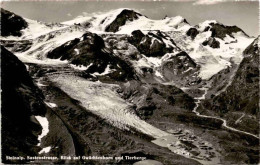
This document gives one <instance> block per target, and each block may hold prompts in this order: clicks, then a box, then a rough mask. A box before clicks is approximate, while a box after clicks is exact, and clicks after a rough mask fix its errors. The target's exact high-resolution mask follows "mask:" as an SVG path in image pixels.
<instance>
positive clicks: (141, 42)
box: [128, 30, 178, 57]
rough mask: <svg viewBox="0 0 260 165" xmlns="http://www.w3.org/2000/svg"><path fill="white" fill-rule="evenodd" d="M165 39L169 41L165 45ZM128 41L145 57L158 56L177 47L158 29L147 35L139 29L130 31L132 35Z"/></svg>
mask: <svg viewBox="0 0 260 165" xmlns="http://www.w3.org/2000/svg"><path fill="white" fill-rule="evenodd" d="M165 40H167V41H168V42H169V43H171V45H167V43H165ZM128 41H129V42H130V43H131V44H133V45H134V46H135V47H136V48H137V49H138V50H139V51H140V53H142V54H145V55H146V56H147V57H160V56H163V55H164V54H165V53H170V52H172V51H173V50H174V49H178V48H177V47H176V44H175V43H174V41H173V40H172V39H169V38H167V36H166V35H164V34H163V33H161V32H160V31H156V32H149V33H148V34H147V35H144V34H143V33H142V32H141V31H140V30H136V31H133V32H132V36H131V37H129V38H128Z"/></svg>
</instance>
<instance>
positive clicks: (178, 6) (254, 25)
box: [1, 1, 259, 36]
mask: <svg viewBox="0 0 260 165" xmlns="http://www.w3.org/2000/svg"><path fill="white" fill-rule="evenodd" d="M1 6H2V7H3V8H5V9H7V10H10V11H12V12H15V13H17V14H19V15H21V16H23V17H26V18H29V19H34V20H40V21H44V22H63V21H67V20H71V19H73V18H75V17H77V16H79V15H84V14H91V13H99V12H106V11H109V10H113V9H117V8H132V9H136V10H137V11H139V12H141V13H142V14H144V15H146V16H148V17H149V18H152V19H162V18H163V17H164V16H165V15H167V16H170V17H172V16H177V15H180V16H182V17H184V18H186V19H187V21H188V22H189V23H190V24H192V25H196V24H198V23H200V22H203V21H205V20H217V21H219V22H221V23H223V24H226V25H237V26H238V27H240V28H242V29H243V30H244V31H245V32H246V33H247V34H249V35H251V36H257V35H258V34H259V32H258V29H259V26H258V7H259V2H257V1H247V2H224V1H223V2H222V3H217V4H212V5H202V4H197V5H195V3H194V1H188V2H170V1H160V2H159V1H157V2H151V1H150V2H136V1H135V2H129V1H128V2H126V1H123V2H122V1H116V2H115V1H114V2H104V1H103V2H100V1H99V2H98V1H91V2H83V1H78V2H75V1H74V2H67V1H63V2H62V1H58V2H54V1H52V2H46V1H45V2H44V1H41V2H40V1H38V2H2V4H1ZM242 11H243V12H242Z"/></svg>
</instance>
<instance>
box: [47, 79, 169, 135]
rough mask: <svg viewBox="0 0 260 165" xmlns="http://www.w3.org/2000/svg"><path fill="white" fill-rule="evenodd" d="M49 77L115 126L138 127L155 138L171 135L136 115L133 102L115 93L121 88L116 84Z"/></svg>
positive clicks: (88, 108)
mask: <svg viewBox="0 0 260 165" xmlns="http://www.w3.org/2000/svg"><path fill="white" fill-rule="evenodd" d="M50 80H51V81H53V82H55V83H56V84H58V86H59V87H60V88H61V89H62V90H63V91H64V92H66V93H67V94H68V95H69V96H70V97H72V98H73V99H76V100H78V101H80V102H81V104H82V106H83V107H85V108H86V109H87V110H89V111H91V112H92V113H94V114H96V115H98V116H100V117H102V118H104V119H106V120H107V121H108V122H109V123H111V124H112V125H113V126H116V127H118V128H120V129H125V130H130V129H135V130H137V131H140V132H142V133H144V134H147V135H150V136H152V137H154V138H159V137H162V136H167V135H169V134H168V133H166V132H164V131H162V130H160V129H158V128H156V127H154V126H152V125H150V124H148V123H146V122H145V121H143V120H141V119H140V118H139V117H138V116H136V115H135V114H134V112H133V110H132V109H131V104H129V103H127V102H126V101H125V100H123V99H122V98H121V97H120V96H119V95H118V94H117V93H116V90H117V89H118V88H119V86H117V85H113V84H104V83H101V82H92V81H88V80H86V79H83V78H80V77H76V76H69V75H66V76H63V75H56V76H51V77H50Z"/></svg>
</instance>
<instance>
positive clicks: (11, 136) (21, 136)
mask: <svg viewBox="0 0 260 165" xmlns="http://www.w3.org/2000/svg"><path fill="white" fill-rule="evenodd" d="M1 76H2V82H1V89H2V96H1V97H2V112H1V113H2V134H1V135H2V153H3V155H10V156H26V155H36V154H37V153H36V150H37V149H38V148H37V147H36V144H37V143H38V140H37V135H38V134H39V133H40V132H41V126H40V125H39V123H38V122H37V121H36V120H35V118H34V116H33V115H43V114H44V113H45V105H44V103H43V95H42V93H41V91H40V90H39V89H38V88H37V87H36V86H35V85H34V84H33V82H32V79H31V77H30V76H29V73H28V72H27V70H26V66H25V65H24V64H23V63H22V62H21V61H20V60H19V59H18V58H17V57H16V56H14V55H13V54H12V53H11V52H9V51H8V50H6V49H5V48H4V47H3V46H1ZM2 160H3V162H4V163H10V162H9V161H6V160H5V157H3V158H2ZM19 162H21V161H19Z"/></svg>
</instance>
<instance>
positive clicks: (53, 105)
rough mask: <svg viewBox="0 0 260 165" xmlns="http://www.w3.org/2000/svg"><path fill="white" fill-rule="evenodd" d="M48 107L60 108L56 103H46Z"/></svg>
mask: <svg viewBox="0 0 260 165" xmlns="http://www.w3.org/2000/svg"><path fill="white" fill-rule="evenodd" d="M44 103H45V104H46V105H48V106H49V107H50V108H55V107H58V106H57V104H55V103H50V102H44Z"/></svg>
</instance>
